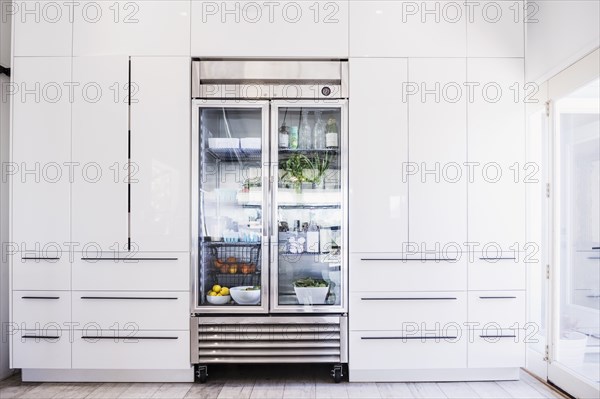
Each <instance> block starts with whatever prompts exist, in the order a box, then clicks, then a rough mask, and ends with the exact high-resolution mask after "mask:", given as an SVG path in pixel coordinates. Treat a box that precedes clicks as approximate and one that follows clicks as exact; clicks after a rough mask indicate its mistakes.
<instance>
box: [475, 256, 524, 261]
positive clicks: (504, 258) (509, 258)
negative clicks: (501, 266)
mask: <svg viewBox="0 0 600 399" xmlns="http://www.w3.org/2000/svg"><path fill="white" fill-rule="evenodd" d="M479 259H480V260H517V258H515V257H514V256H513V257H512V258H511V257H499V258H491V257H487V256H483V257H480V258H479Z"/></svg>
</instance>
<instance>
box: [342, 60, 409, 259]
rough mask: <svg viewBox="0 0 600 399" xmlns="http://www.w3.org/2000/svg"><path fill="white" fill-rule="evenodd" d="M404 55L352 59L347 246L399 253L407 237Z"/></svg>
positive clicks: (406, 126) (405, 63) (358, 249)
mask: <svg viewBox="0 0 600 399" xmlns="http://www.w3.org/2000/svg"><path fill="white" fill-rule="evenodd" d="M407 78H408V76H407V61H406V60H405V59H351V61H350V80H351V81H352V101H351V102H350V123H349V128H350V131H349V136H350V138H349V145H350V160H351V161H350V170H349V173H350V204H349V207H350V215H349V220H350V230H349V231H350V248H351V251H352V252H401V251H402V243H404V242H406V241H407V238H408V199H407V196H408V185H407V184H406V182H405V181H403V179H402V166H403V164H404V163H405V162H406V161H407V160H408V131H407V130H408V111H407V105H406V102H404V101H403V98H402V95H401V93H402V89H403V84H404V83H405V82H406V81H407Z"/></svg>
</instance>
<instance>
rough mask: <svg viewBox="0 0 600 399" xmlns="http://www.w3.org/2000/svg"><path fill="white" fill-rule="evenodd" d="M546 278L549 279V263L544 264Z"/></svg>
mask: <svg viewBox="0 0 600 399" xmlns="http://www.w3.org/2000/svg"><path fill="white" fill-rule="evenodd" d="M546 279H547V280H550V265H546Z"/></svg>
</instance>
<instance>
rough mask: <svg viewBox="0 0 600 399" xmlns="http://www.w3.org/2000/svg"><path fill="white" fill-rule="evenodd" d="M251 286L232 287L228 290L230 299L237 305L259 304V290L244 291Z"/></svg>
mask: <svg viewBox="0 0 600 399" xmlns="http://www.w3.org/2000/svg"><path fill="white" fill-rule="evenodd" d="M246 288H252V286H251V285H245V286H241V287H232V288H230V289H229V293H230V294H231V297H232V298H233V300H234V301H235V302H236V303H237V304H238V305H258V304H259V303H260V289H258V290H250V291H246Z"/></svg>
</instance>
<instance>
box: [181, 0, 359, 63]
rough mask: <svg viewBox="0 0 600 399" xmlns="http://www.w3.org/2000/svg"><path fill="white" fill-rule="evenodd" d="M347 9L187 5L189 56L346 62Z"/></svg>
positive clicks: (326, 4) (199, 0)
mask: <svg viewBox="0 0 600 399" xmlns="http://www.w3.org/2000/svg"><path fill="white" fill-rule="evenodd" d="M348 3H351V1H349V0H337V1H323V0H319V1H277V2H250V1H249V2H243V1H232V0H227V1H219V2H215V1H204V0H192V20H193V21H194V23H193V24H192V45H191V47H192V54H193V55H194V56H204V57H227V56H228V57H339V58H345V57H348ZM241 38H243V40H242V39H241Z"/></svg>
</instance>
